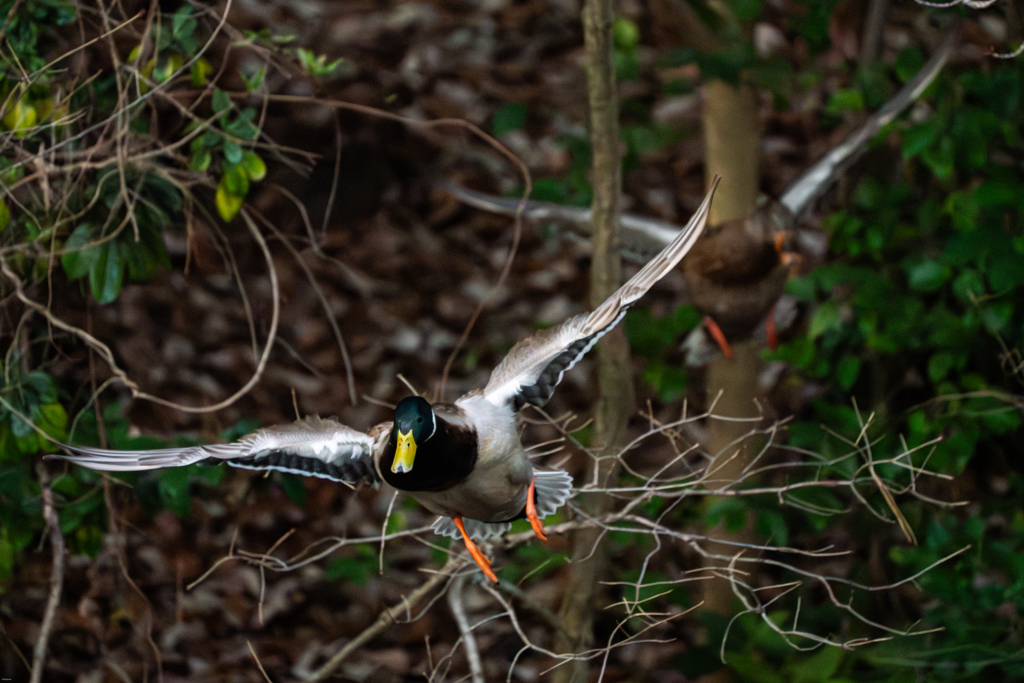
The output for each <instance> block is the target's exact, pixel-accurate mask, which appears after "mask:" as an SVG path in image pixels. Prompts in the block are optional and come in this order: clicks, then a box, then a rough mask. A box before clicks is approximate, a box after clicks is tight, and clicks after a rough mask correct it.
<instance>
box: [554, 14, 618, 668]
mask: <svg viewBox="0 0 1024 683" xmlns="http://www.w3.org/2000/svg"><path fill="white" fill-rule="evenodd" d="M612 19H613V17H612V4H611V1H610V0H586V4H585V6H584V8H583V32H584V39H585V42H586V52H587V77H588V86H589V87H588V90H589V99H590V139H591V145H592V147H593V151H594V176H593V184H594V202H593V206H592V208H593V217H594V233H593V245H594V257H593V258H594V260H593V263H592V264H591V268H590V299H591V305H592V306H597V305H599V304H600V303H601V302H603V301H604V300H605V299H606V298H607V297H608V296H609V295H611V294H612V293H613V292H614V291H615V290H616V289H618V287H619V285H620V282H621V274H620V263H619V255H618V244H619V195H620V193H621V187H622V177H621V163H620V142H619V105H618V98H617V96H616V93H615V71H614V68H613V65H612V36H611V27H612ZM597 362H598V385H599V390H600V398H599V399H598V404H597V409H596V412H595V415H594V433H595V443H594V450H596V451H597V453H598V455H600V456H607V455H614V454H616V453H617V452H618V451H619V449H620V448H621V447H622V446H623V445H624V444H625V441H626V423H627V421H628V419H629V416H630V414H631V413H632V411H633V402H634V399H633V391H632V388H633V383H632V375H631V373H630V368H629V347H628V345H627V343H626V338H625V334H624V333H623V332H622V327H621V326H620V327H618V328H617V329H615V330H614V331H612V332H611V333H609V334H607V335H605V337H604V338H603V339H602V340H601V342H600V343H599V344H598V346H597ZM596 467H597V472H596V476H597V481H598V483H599V484H600V485H602V486H607V485H610V484H612V483H613V482H614V480H615V478H616V477H617V468H616V461H615V459H614V458H602V459H600V460H598V461H597V464H596ZM593 474H594V473H593V472H592V471H590V472H588V476H591V475H593ZM611 502H612V501H611V500H610V498H609V497H607V496H603V495H589V496H587V497H586V499H585V501H584V503H583V507H584V509H585V511H586V512H587V514H590V515H600V514H601V513H603V512H605V511H607V510H608V509H609V508H610V507H611ZM598 538H599V537H598V532H597V531H596V530H584V531H578V532H576V533H575V534H574V535H573V537H572V555H573V564H572V565H571V568H570V578H569V583H568V585H567V587H566V590H565V594H564V597H563V599H562V606H561V609H560V610H559V616H560V617H561V619H562V622H563V624H564V627H565V633H564V635H560V636H559V637H558V639H557V640H556V642H555V649H556V651H558V652H582V651H585V650H587V649H589V648H590V647H591V646H592V645H593V621H594V608H595V603H596V599H595V598H596V594H597V590H598V586H599V582H600V580H601V578H602V576H603V575H604V573H605V570H606V565H607V555H606V552H605V549H604V547H603V546H598V547H596V548H595V544H597V543H598ZM587 668H588V667H587V662H586V661H582V660H577V661H575V662H572V663H570V664H567V665H564V666H562V667H560V668H559V669H556V671H555V677H554V680H555V681H556V683H569V682H570V681H571V682H573V683H581V682H582V681H586V679H587Z"/></svg>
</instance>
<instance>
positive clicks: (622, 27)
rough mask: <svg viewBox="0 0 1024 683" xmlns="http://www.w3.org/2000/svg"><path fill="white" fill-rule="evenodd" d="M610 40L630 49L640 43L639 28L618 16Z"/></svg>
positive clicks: (619, 46) (620, 47)
mask: <svg viewBox="0 0 1024 683" xmlns="http://www.w3.org/2000/svg"><path fill="white" fill-rule="evenodd" d="M755 1H756V0H755ZM612 40H613V41H614V42H615V47H617V48H619V49H620V50H632V49H634V48H636V46H637V45H638V44H639V43H640V28H639V27H638V26H637V25H636V23H635V22H633V21H631V20H629V19H627V18H625V17H618V18H616V19H615V21H614V22H613V23H612Z"/></svg>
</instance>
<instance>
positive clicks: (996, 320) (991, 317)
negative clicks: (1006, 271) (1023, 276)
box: [981, 264, 1024, 334]
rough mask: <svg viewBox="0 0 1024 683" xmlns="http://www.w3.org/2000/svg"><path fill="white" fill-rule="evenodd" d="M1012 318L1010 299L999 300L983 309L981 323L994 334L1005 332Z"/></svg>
mask: <svg viewBox="0 0 1024 683" xmlns="http://www.w3.org/2000/svg"><path fill="white" fill-rule="evenodd" d="M1021 268H1024V264H1021ZM1012 318H1013V304H1012V303H1011V302H1009V301H997V302H994V303H991V304H989V305H987V306H985V307H984V308H982V309H981V324H982V325H984V326H985V329H986V330H988V331H989V332H991V333H992V334H998V333H1001V332H1003V331H1004V330H1005V329H1006V327H1007V326H1008V325H1009V324H1010V320H1011V319H1012Z"/></svg>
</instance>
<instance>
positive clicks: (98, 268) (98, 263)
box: [89, 240, 125, 304]
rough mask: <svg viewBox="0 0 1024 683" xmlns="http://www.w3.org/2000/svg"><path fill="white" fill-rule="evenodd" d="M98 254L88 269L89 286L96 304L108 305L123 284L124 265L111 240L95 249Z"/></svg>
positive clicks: (118, 251)
mask: <svg viewBox="0 0 1024 683" xmlns="http://www.w3.org/2000/svg"><path fill="white" fill-rule="evenodd" d="M96 251H97V252H99V253H98V255H97V257H96V259H95V260H94V261H93V262H92V267H91V268H89V286H90V287H91V288H92V297H93V298H94V299H96V302H97V303H101V304H109V303H110V302H111V301H113V300H114V299H116V298H117V294H118V292H120V291H121V284H122V283H123V282H124V265H125V264H124V263H123V262H122V261H121V254H120V250H119V249H118V248H117V245H116V244H114V242H113V240H110V241H107V242H104V243H103V244H101V245H100V246H98V247H96Z"/></svg>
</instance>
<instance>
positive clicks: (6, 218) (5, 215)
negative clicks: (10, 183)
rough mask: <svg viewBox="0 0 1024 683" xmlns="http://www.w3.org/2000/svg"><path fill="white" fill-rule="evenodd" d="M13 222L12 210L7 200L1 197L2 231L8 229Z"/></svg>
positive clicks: (0, 229)
mask: <svg viewBox="0 0 1024 683" xmlns="http://www.w3.org/2000/svg"><path fill="white" fill-rule="evenodd" d="M10 223H11V210H10V209H8V208H7V202H6V201H5V200H3V199H0V232H3V231H4V230H6V229H7V226H8V225H10Z"/></svg>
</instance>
